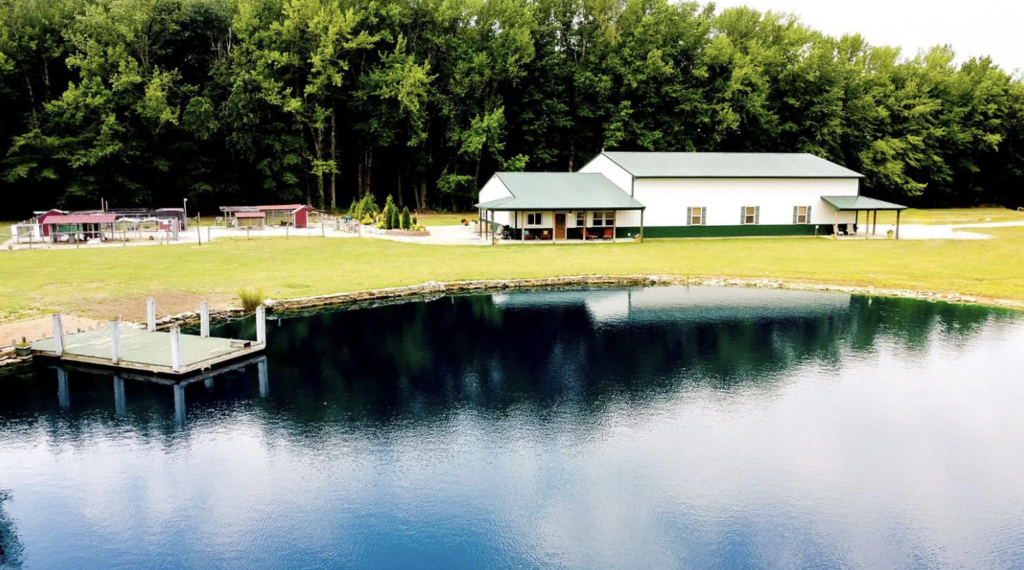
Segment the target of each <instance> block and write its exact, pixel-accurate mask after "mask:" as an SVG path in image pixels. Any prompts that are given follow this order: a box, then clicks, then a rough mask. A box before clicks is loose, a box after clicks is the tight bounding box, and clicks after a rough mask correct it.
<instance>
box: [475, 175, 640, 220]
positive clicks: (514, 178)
mask: <svg viewBox="0 0 1024 570" xmlns="http://www.w3.org/2000/svg"><path fill="white" fill-rule="evenodd" d="M495 176H497V177H498V179H499V180H501V183H502V184H504V185H505V188H508V191H509V192H511V193H512V196H510V197H507V198H498V199H496V200H491V201H489V202H483V203H480V204H477V206H478V207H480V208H484V209H487V210H503V211H511V210H643V209H644V208H645V206H644V205H643V204H641V203H640V202H639V201H638V200H636V199H635V198H633V197H632V196H630V195H629V194H627V193H626V192H624V191H623V190H622V189H621V188H619V187H618V186H616V185H615V184H614V183H612V181H611V180H608V179H607V178H605V176H604V175H603V174H598V173H583V172H498V173H497V174H495Z"/></svg>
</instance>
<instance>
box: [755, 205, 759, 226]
mask: <svg viewBox="0 0 1024 570" xmlns="http://www.w3.org/2000/svg"><path fill="white" fill-rule="evenodd" d="M754 223H755V224H760V223H761V206H754Z"/></svg>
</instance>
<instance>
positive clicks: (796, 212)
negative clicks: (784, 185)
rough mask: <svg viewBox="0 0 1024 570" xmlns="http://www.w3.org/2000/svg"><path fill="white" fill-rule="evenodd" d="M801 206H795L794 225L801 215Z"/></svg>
mask: <svg viewBox="0 0 1024 570" xmlns="http://www.w3.org/2000/svg"><path fill="white" fill-rule="evenodd" d="M799 212H800V206H793V223H794V224H795V223H796V217H797V215H799Z"/></svg>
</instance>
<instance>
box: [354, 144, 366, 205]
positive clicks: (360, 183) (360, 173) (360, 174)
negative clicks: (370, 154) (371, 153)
mask: <svg viewBox="0 0 1024 570" xmlns="http://www.w3.org/2000/svg"><path fill="white" fill-rule="evenodd" d="M356 156H357V157H359V165H358V166H357V167H356V170H357V171H358V181H357V182H356V188H357V189H358V190H359V197H360V198H362V197H363V196H365V195H366V187H365V186H363V153H359V154H357V155H356Z"/></svg>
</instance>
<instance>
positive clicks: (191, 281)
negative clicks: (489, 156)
mask: <svg viewBox="0 0 1024 570" xmlns="http://www.w3.org/2000/svg"><path fill="white" fill-rule="evenodd" d="M984 231H985V232H986V233H991V234H994V235H996V236H997V238H998V239H993V240H985V241H968V240H963V241H960V240H935V241H911V240H905V241H886V240H874V241H868V240H864V241H861V240H847V241H834V240H831V239H824V238H818V239H815V238H760V239H721V240H649V241H648V242H646V243H643V244H636V243H632V242H627V243H618V244H600V245H594V244H592V245H550V244H527V245H502V246H496V247H480V246H431V245H419V244H408V243H397V242H391V241H385V240H373V239H323V238H292V239H276V238H262V239H257V240H243V239H240V240H220V241H216V242H214V243H213V244H207V245H203V246H202V247H199V246H191V245H168V246H149V247H129V248H103V249H81V250H57V251H14V252H7V251H5V252H0V275H3V276H4V278H3V279H2V280H0V320H13V319H17V318H20V317H28V316H38V315H40V314H42V313H45V312H51V311H64V312H68V313H78V314H82V315H87V316H95V317H111V316H113V315H111V314H103V311H107V312H110V311H113V310H116V309H117V308H118V306H119V305H118V304H119V303H122V302H127V301H129V300H136V301H137V300H138V299H141V298H144V297H145V296H147V295H150V294H157V293H183V294H184V293H188V294H195V295H202V296H220V297H222V298H223V297H225V296H233V295H235V294H236V293H237V291H238V289H239V288H240V287H241V286H244V285H252V286H259V287H262V288H263V289H264V290H265V291H266V292H267V294H268V295H270V296H271V297H272V298H289V297H301V296H307V295H318V294H326V293H337V292H344V291H356V290H361V289H370V288H376V287H389V286H398V285H409V284H415V283H422V282H425V281H430V280H437V281H449V280H461V279H498V278H515V277H549V276H559V275H582V274H633V273H661V274H675V275H681V276H729V277H740V278H763V277H771V278H784V279H790V280H805V281H814V282H824V283H835V284H851V285H862V286H867V285H874V286H876V287H886V288H897V289H921V290H931V291H937V292H942V293H951V292H959V293H961V294H965V295H976V296H980V297H993V298H1003V299H1015V300H1024V263H1021V259H1022V256H1024V227H1013V228H995V229H990V230H984ZM111 307H113V309H112V308H111Z"/></svg>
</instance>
